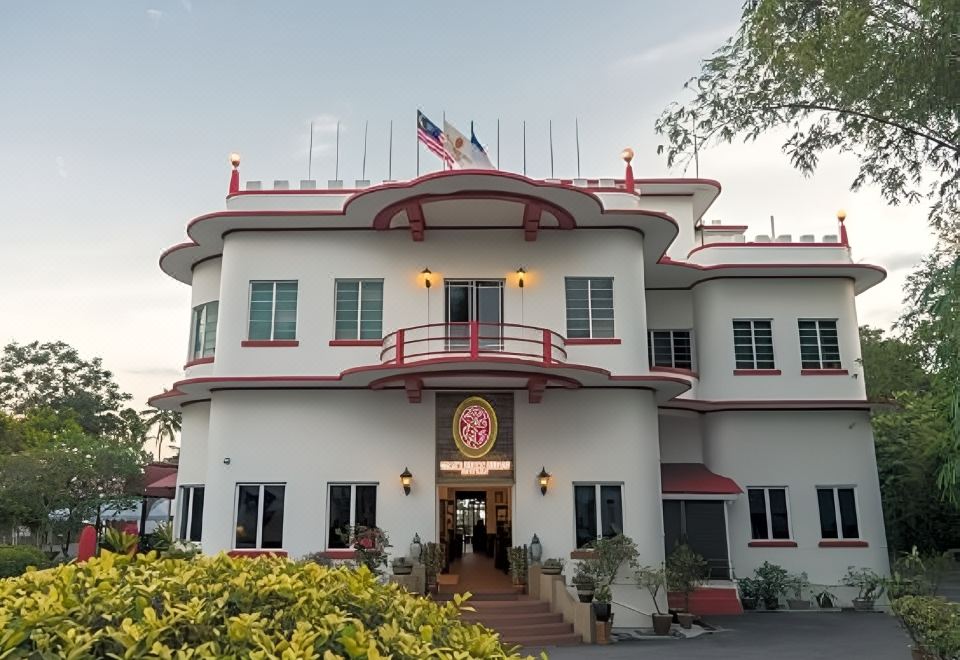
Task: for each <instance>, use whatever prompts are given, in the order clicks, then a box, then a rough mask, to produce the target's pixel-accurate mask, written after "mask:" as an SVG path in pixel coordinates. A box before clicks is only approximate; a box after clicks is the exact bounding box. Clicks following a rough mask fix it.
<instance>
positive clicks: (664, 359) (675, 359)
mask: <svg viewBox="0 0 960 660" xmlns="http://www.w3.org/2000/svg"><path fill="white" fill-rule="evenodd" d="M647 334H648V339H649V341H648V342H647V352H648V355H649V358H650V366H651V367H672V368H674V369H693V353H692V349H691V345H690V331H689V330H650V331H649V332H648V333H647Z"/></svg>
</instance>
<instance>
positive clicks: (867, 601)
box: [853, 598, 874, 612]
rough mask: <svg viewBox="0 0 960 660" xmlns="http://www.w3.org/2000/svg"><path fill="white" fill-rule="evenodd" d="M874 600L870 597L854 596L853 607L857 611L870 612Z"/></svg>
mask: <svg viewBox="0 0 960 660" xmlns="http://www.w3.org/2000/svg"><path fill="white" fill-rule="evenodd" d="M873 603H874V600H873V599H871V598H854V599H853V609H855V610H856V611H857V612H872V611H873Z"/></svg>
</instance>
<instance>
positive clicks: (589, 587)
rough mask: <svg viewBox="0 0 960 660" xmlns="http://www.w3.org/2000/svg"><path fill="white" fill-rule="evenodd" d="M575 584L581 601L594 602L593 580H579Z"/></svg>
mask: <svg viewBox="0 0 960 660" xmlns="http://www.w3.org/2000/svg"><path fill="white" fill-rule="evenodd" d="M574 586H575V587H576V588H577V598H579V599H580V602H581V603H590V602H593V590H594V587H595V585H594V584H593V582H577V583H575V584H574Z"/></svg>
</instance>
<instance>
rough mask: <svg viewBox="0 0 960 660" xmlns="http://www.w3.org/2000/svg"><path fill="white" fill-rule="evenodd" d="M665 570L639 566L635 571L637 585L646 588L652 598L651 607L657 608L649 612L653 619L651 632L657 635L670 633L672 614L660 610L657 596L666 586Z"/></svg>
mask: <svg viewBox="0 0 960 660" xmlns="http://www.w3.org/2000/svg"><path fill="white" fill-rule="evenodd" d="M665 573H666V572H665V571H664V569H662V568H653V567H652V566H641V567H639V568H638V569H637V571H636V574H635V575H636V579H637V586H638V587H640V588H641V589H646V590H647V593H649V594H650V598H652V599H653V607H654V608H655V609H656V610H657V611H656V613H655V614H651V615H650V618H651V619H653V632H654V633H656V634H657V635H667V634H669V633H670V626H671V624H672V623H673V615H672V614H667V613H665V612H662V611H661V610H660V601H659V600H658V596H659V595H660V591H661V590H663V589H665V588H666V583H667V578H666V574H665Z"/></svg>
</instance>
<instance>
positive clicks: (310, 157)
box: [307, 121, 313, 179]
mask: <svg viewBox="0 0 960 660" xmlns="http://www.w3.org/2000/svg"><path fill="white" fill-rule="evenodd" d="M312 174H313V122H312V121H311V122H310V153H309V154H307V178H308V179H312V178H313V176H312Z"/></svg>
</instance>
